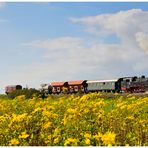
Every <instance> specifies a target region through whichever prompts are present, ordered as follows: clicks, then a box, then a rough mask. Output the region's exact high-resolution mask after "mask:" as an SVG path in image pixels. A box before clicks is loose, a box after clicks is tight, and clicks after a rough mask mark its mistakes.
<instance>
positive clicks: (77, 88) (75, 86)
mask: <svg viewBox="0 0 148 148" xmlns="http://www.w3.org/2000/svg"><path fill="white" fill-rule="evenodd" d="M68 87H69V92H70V93H76V92H85V91H86V87H87V84H86V80H79V81H69V82H68Z"/></svg>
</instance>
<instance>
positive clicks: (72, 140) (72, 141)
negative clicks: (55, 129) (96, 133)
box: [64, 138, 77, 146]
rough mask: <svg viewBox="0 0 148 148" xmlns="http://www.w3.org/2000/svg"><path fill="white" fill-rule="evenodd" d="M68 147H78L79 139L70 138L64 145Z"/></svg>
mask: <svg viewBox="0 0 148 148" xmlns="http://www.w3.org/2000/svg"><path fill="white" fill-rule="evenodd" d="M67 145H75V146H76V145H77V139H75V138H68V139H66V140H65V143H64V146H67Z"/></svg>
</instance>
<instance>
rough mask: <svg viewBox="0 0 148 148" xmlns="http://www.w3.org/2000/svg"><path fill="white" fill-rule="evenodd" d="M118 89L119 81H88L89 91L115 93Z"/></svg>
mask: <svg viewBox="0 0 148 148" xmlns="http://www.w3.org/2000/svg"><path fill="white" fill-rule="evenodd" d="M117 88H118V79H114V80H97V81H87V91H88V92H95V91H102V92H115V91H116V90H117Z"/></svg>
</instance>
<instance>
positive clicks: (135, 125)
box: [0, 93, 148, 146]
mask: <svg viewBox="0 0 148 148" xmlns="http://www.w3.org/2000/svg"><path fill="white" fill-rule="evenodd" d="M147 102H148V97H147V96H134V95H120V94H111V95H106V96H104V94H101V93H90V94H85V95H59V96H52V95H51V96H49V97H48V98H46V99H44V100H42V99H41V98H35V97H34V98H33V99H25V97H24V96H19V97H16V98H15V99H13V100H10V99H4V98H0V146H14V145H16V146H126V145H129V146H148V120H147V119H148V105H147Z"/></svg>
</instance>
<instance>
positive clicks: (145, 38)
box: [136, 32, 148, 54]
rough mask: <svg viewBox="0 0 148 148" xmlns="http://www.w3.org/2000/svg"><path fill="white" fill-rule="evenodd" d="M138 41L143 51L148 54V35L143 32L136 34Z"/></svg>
mask: <svg viewBox="0 0 148 148" xmlns="http://www.w3.org/2000/svg"><path fill="white" fill-rule="evenodd" d="M136 41H137V42H138V45H139V47H140V48H141V49H143V50H144V51H145V52H146V53H147V54H148V35H147V34H145V33H143V32H138V33H136Z"/></svg>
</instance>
